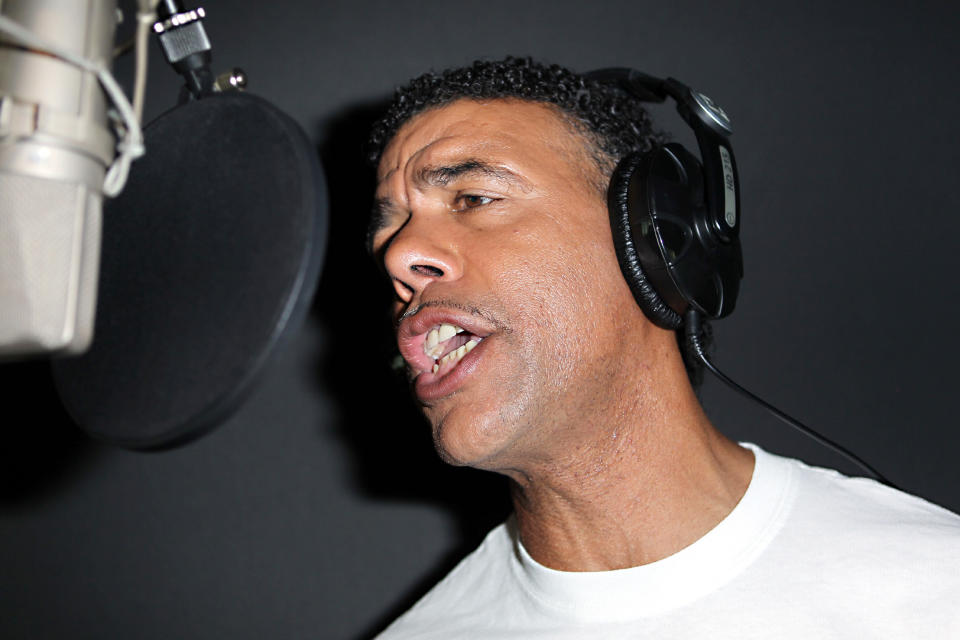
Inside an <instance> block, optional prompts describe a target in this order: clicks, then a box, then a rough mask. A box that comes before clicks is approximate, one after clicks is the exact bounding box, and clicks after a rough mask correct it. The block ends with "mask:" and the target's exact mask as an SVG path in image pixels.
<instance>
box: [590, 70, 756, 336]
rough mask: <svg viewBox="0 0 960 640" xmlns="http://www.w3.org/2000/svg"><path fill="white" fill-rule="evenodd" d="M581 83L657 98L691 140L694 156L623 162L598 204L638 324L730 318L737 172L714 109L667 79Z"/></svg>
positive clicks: (616, 74)
mask: <svg viewBox="0 0 960 640" xmlns="http://www.w3.org/2000/svg"><path fill="white" fill-rule="evenodd" d="M585 77H586V78H587V79H589V80H594V81H597V82H600V83H603V84H612V85H616V86H618V87H620V88H621V89H623V90H625V91H627V92H628V93H629V94H631V95H632V96H634V97H635V98H637V99H638V100H641V101H643V102H663V101H664V100H665V99H666V98H667V96H669V97H671V98H673V100H674V101H676V103H677V111H678V112H679V113H680V116H681V117H682V118H683V119H684V120H685V121H686V122H687V124H689V125H690V126H691V127H692V128H693V131H694V133H695V134H696V136H697V142H698V144H699V147H700V157H701V158H702V164H701V161H700V160H698V158H697V157H696V156H695V155H694V154H692V153H690V152H689V151H687V149H685V148H684V147H683V146H682V145H680V144H677V143H669V144H665V145H662V146H656V147H654V148H653V149H651V150H650V151H647V152H645V153H633V154H630V155H628V156H627V157H625V158H623V159H622V160H621V161H620V163H619V164H618V165H617V168H616V169H615V170H614V172H613V176H612V177H611V179H610V187H609V189H608V192H607V205H608V209H609V212H610V227H611V229H612V231H613V241H614V246H615V247H616V251H617V259H618V260H619V262H620V268H621V270H622V271H623V275H624V277H625V278H626V279H627V283H628V284H629V285H630V290H631V291H632V292H633V296H634V298H635V299H636V301H637V304H639V305H640V308H641V309H643V311H644V313H646V315H647V317H648V318H650V319H651V320H652V321H653V322H654V323H655V324H657V325H658V326H660V327H663V328H665V329H679V328H680V327H682V326H683V317H684V314H685V313H687V311H688V310H691V309H693V310H695V311H697V312H699V313H701V314H702V315H703V316H705V317H707V318H722V317H724V316H727V315H729V314H730V313H731V312H732V311H733V307H734V304H735V303H736V299H737V292H738V291H739V289H740V279H741V278H742V277H743V258H742V255H741V252H740V240H739V232H740V198H739V186H738V182H737V165H736V162H735V161H734V158H733V149H732V147H731V146H730V141H729V136H730V134H731V133H732V132H733V131H732V129H731V128H730V120H729V118H728V117H727V115H726V113H724V111H723V109H721V108H720V107H718V106H717V105H715V104H714V103H713V101H712V100H710V98H708V97H707V96H705V95H703V94H702V93H698V92H696V91H693V90H692V89H690V88H689V87H687V86H686V85H684V84H682V83H680V82H678V81H677V80H674V79H673V78H667V79H666V80H661V79H659V78H654V77H653V76H649V75H647V74H645V73H641V72H639V71H635V70H633V69H600V70H598V71H593V72H590V73H587V74H585Z"/></svg>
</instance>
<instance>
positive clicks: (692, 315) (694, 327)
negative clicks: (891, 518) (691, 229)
mask: <svg viewBox="0 0 960 640" xmlns="http://www.w3.org/2000/svg"><path fill="white" fill-rule="evenodd" d="M683 329H684V336H685V337H686V340H687V344H688V345H689V346H690V347H691V348H692V350H693V352H694V353H695V354H696V355H697V357H698V358H700V361H701V362H703V364H704V365H705V366H706V367H707V369H709V370H710V373H712V374H713V375H715V376H717V378H719V379H720V380H721V381H723V382H724V383H726V384H727V386H729V387H730V388H731V389H733V390H734V391H736V392H738V393H740V394H741V395H743V396H744V397H746V398H749V399H750V400H753V401H754V402H756V403H757V404H759V405H760V406H762V407H763V408H764V409H766V410H767V411H769V412H770V413H772V414H773V415H775V416H776V417H778V418H780V420H782V421H783V422H785V423H787V424H788V425H790V426H791V427H793V428H794V429H796V430H797V431H799V432H800V433H802V434H804V435H806V436H808V437H809V438H812V439H813V440H816V441H817V442H819V443H820V444H822V445H823V446H825V447H827V448H828V449H831V450H833V451H835V452H836V453H839V454H840V455H842V456H843V457H845V458H846V459H847V460H849V461H850V462H853V463H854V464H856V465H857V466H859V467H860V468H861V469H863V470H864V471H866V472H867V473H868V474H869V475H871V476H873V477H874V478H875V479H876V480H878V481H879V482H882V483H883V484H885V485H887V486H888V487H893V488H894V489H900V487H898V486H897V485H895V484H894V483H892V482H891V481H890V480H887V478H885V477H884V476H883V474H881V473H880V472H879V471H877V470H876V469H874V468H873V467H872V466H870V464H869V463H867V461H866V460H864V459H863V458H861V457H860V456H858V455H857V454H855V453H854V452H852V451H850V450H849V449H847V448H846V447H844V446H842V445H839V444H837V443H836V442H834V441H833V440H831V439H830V438H828V437H826V436H824V435H821V434H819V433H817V432H816V431H814V430H813V429H811V428H810V427H808V426H806V425H805V424H803V423H802V422H800V421H799V420H796V419H795V418H791V417H790V416H788V415H787V414H786V413H784V412H783V411H780V410H779V409H777V408H776V407H775V406H773V405H772V404H770V403H769V402H766V401H765V400H763V399H762V398H760V397H759V396H756V395H754V394H753V393H751V392H749V391H747V390H746V389H744V388H743V387H741V386H740V385H739V384H737V383H736V382H734V381H733V380H731V379H730V378H728V377H727V376H726V375H724V374H723V373H722V372H721V371H720V370H719V369H717V368H716V367H715V366H713V363H712V362H710V359H709V358H708V357H707V354H706V353H705V352H704V349H703V344H702V343H701V342H700V335H701V329H700V313H699V312H698V311H696V310H695V309H693V308H690V309H688V310H687V312H686V314H684V322H683Z"/></svg>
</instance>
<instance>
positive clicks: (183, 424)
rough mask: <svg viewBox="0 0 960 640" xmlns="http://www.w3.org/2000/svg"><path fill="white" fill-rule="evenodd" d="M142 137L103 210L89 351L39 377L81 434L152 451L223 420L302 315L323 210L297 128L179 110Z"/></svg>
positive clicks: (321, 187)
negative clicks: (137, 155) (141, 151)
mask: <svg viewBox="0 0 960 640" xmlns="http://www.w3.org/2000/svg"><path fill="white" fill-rule="evenodd" d="M145 137H146V144H147V154H148V155H147V156H146V157H145V158H144V159H142V160H140V161H139V162H137V163H136V164H135V165H134V168H133V170H132V172H131V176H130V183H129V184H128V185H127V188H126V189H125V190H124V192H123V193H122V194H120V196H119V197H118V198H116V199H115V200H112V201H108V202H107V203H106V204H105V207H104V235H103V254H102V263H101V281H100V292H99V294H98V303H97V316H96V317H97V325H98V326H97V327H96V328H95V334H94V340H93V344H92V346H91V348H90V350H89V351H88V352H87V353H86V354H84V355H82V356H80V357H77V358H62V359H58V360H55V361H54V362H53V364H52V368H53V377H54V383H55V385H56V388H57V391H58V393H59V394H60V397H61V400H62V402H63V404H64V407H65V408H66V410H67V412H68V413H69V414H70V416H71V417H72V418H73V419H74V421H75V422H76V423H77V424H78V425H79V426H80V427H81V428H82V429H83V430H85V431H86V432H87V433H89V434H90V435H91V436H93V437H94V438H97V439H99V440H101V441H104V442H107V443H109V444H114V445H118V446H121V447H126V448H130V449H162V448H169V447H174V446H178V445H181V444H184V443H186V442H189V441H191V440H193V439H195V438H197V437H200V436H201V435H203V434H205V433H207V432H209V431H210V430H212V429H213V428H214V427H216V426H217V425H219V424H220V423H222V422H223V421H224V420H226V419H227V418H228V417H229V416H230V415H232V414H233V413H234V412H235V411H236V410H237V409H238V408H239V407H240V405H241V404H242V402H243V401H244V400H245V399H246V398H247V396H248V395H249V393H250V391H251V390H252V389H253V387H254V384H255V382H256V380H257V378H258V376H259V375H260V374H261V373H262V371H263V369H264V368H265V365H266V363H267V361H268V360H269V358H270V356H271V354H272V353H274V352H276V351H277V349H278V348H279V347H281V346H282V344H284V343H285V342H286V341H287V340H289V339H290V335H291V334H292V333H293V332H294V330H295V328H296V327H298V326H299V325H300V323H301V322H302V321H303V319H304V318H305V317H306V313H307V310H308V308H309V305H310V300H311V298H312V296H313V293H314V291H315V290H316V286H317V281H318V280H319V276H320V270H321V266H322V262H323V254H324V249H325V245H326V236H327V197H326V186H325V182H324V179H323V175H322V173H321V170H320V165H319V161H318V158H317V153H316V150H315V148H314V147H313V145H312V144H311V143H310V142H309V140H308V139H307V137H306V135H305V134H304V132H303V130H302V129H301V128H300V127H299V125H297V123H296V122H294V121H293V120H292V119H291V118H290V117H289V116H287V115H286V114H284V113H283V112H281V111H280V110H278V109H277V108H276V107H274V106H273V105H271V104H270V103H269V102H267V101H266V100H264V99H262V98H259V97H257V96H253V95H250V94H246V93H224V94H216V95H211V96H209V97H205V98H203V99H201V100H197V101H192V102H188V103H186V104H183V105H180V106H178V107H176V108H174V109H172V110H170V111H168V112H167V113H165V114H163V115H162V116H160V117H159V118H158V119H157V120H155V121H154V122H153V123H151V124H150V125H149V126H148V127H147V128H146V130H145Z"/></svg>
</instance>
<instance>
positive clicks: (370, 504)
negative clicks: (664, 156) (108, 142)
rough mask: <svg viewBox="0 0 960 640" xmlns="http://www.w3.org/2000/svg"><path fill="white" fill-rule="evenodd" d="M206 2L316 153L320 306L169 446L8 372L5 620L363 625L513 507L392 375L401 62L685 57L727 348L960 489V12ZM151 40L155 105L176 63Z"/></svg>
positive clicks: (908, 474)
mask: <svg viewBox="0 0 960 640" xmlns="http://www.w3.org/2000/svg"><path fill="white" fill-rule="evenodd" d="M206 8H207V10H208V14H209V19H208V22H207V26H208V31H209V33H210V35H211V38H212V39H213V42H214V45H215V66H216V67H217V68H225V67H227V66H233V65H239V66H242V67H243V68H245V69H246V70H247V72H248V73H249V76H250V78H251V90H252V91H254V92H256V93H258V94H260V95H262V96H265V97H267V98H269V99H270V100H271V101H273V102H274V103H275V104H277V105H278V106H279V107H281V108H282V109H284V110H286V111H287V112H289V113H290V114H291V115H292V116H293V117H294V118H295V119H296V120H297V121H299V122H300V124H302V125H303V127H304V128H305V129H306V131H307V132H308V133H309V134H310V135H311V137H312V138H313V139H314V140H315V141H316V143H317V145H318V148H319V149H320V151H321V153H322V155H323V160H324V162H325V168H326V171H327V174H328V178H329V179H330V182H331V185H332V186H331V202H332V210H331V216H332V227H333V228H332V236H331V237H332V238H333V241H334V245H333V246H332V247H331V250H330V252H329V254H328V260H327V265H326V268H325V271H324V274H323V279H322V283H321V286H320V289H319V291H318V293H317V297H316V300H315V303H314V307H313V311H312V313H311V315H310V317H309V318H308V320H307V322H306V325H305V326H304V327H303V328H302V329H301V330H300V331H299V332H298V334H297V336H296V338H295V339H294V340H293V341H292V343H291V344H289V345H288V346H287V347H286V348H285V349H283V350H282V351H281V352H280V353H278V354H277V357H276V358H275V359H274V361H273V362H272V363H271V364H270V366H269V368H268V370H267V372H266V375H265V376H264V379H263V382H262V384H261V385H260V386H259V387H258V388H257V390H256V391H255V392H254V393H253V395H252V397H251V398H250V400H249V401H248V402H247V403H246V404H245V405H244V406H243V407H242V408H241V410H240V411H239V412H238V413H237V414H236V415H235V416H233V417H232V418H231V419H230V420H229V421H228V422H227V423H226V424H224V425H223V426H222V427H221V428H219V429H218V430H216V431H215V432H213V433H212V434H210V435H209V436H207V437H205V438H203V439H201V440H199V441H197V442H195V443H193V444H191V445H189V446H186V447H184V448H182V449H177V450H173V451H168V452H163V453H133V452H128V451H123V450H117V449H112V448H109V447H106V446H103V445H100V444H97V443H94V442H92V441H90V440H89V439H87V438H86V437H85V436H84V435H83V434H82V433H80V432H79V431H78V430H77V429H76V428H74V427H73V426H72V425H70V423H69V421H68V420H67V419H66V418H65V417H64V415H63V413H62V411H61V410H60V409H59V407H58V405H57V403H56V399H55V397H54V396H53V394H52V391H51V390H50V387H49V383H48V381H47V379H46V377H45V376H46V371H45V368H44V364H43V363H30V364H19V365H4V366H3V367H0V380H2V381H3V385H2V387H0V397H2V398H3V406H4V409H5V412H6V413H5V415H4V417H3V419H2V423H3V431H2V433H3V434H4V436H5V441H4V444H3V445H2V459H0V463H2V465H0V466H2V469H0V474H2V475H0V567H2V569H0V637H3V638H41V637H43V638H67V637H69V638H171V637H177V638H201V637H203V638H211V637H232V638H262V637H274V638H304V637H315V638H361V637H366V636H369V635H371V634H372V633H374V632H376V631H377V630H379V629H380V628H382V626H383V625H385V624H386V622H387V621H388V620H389V619H390V618H392V617H393V616H395V615H396V614H397V613H399V612H400V611H401V610H402V609H403V608H405V607H406V606H407V605H409V604H410V603H411V602H412V601H413V600H414V599H415V598H416V596H417V595H419V594H421V593H422V592H423V591H424V589H426V588H427V586H428V585H429V584H430V583H431V582H432V581H433V580H435V579H436V577H437V576H438V575H440V574H442V573H443V571H445V570H446V569H447V568H449V567H450V566H451V564H452V563H453V562H454V561H455V560H456V558H457V557H458V556H460V555H462V554H463V553H464V552H465V551H466V550H468V549H469V548H470V547H471V546H473V545H475V544H476V543H477V542H478V541H479V539H480V538H481V537H482V535H483V533H484V532H485V531H486V530H487V529H488V528H489V527H491V526H492V525H493V524H495V523H496V522H498V521H499V520H500V519H502V517H503V516H504V515H505V513H506V512H507V509H508V506H507V504H506V501H505V496H504V494H503V490H504V485H503V483H502V482H501V481H500V480H498V479H497V478H495V477H487V476H484V475H482V474H479V473H477V472H472V471H469V470H460V469H449V468H446V467H444V466H443V465H441V464H440V463H439V462H437V461H436V460H435V459H434V456H433V454H432V451H431V448H430V443H429V438H428V436H427V431H426V428H425V427H424V425H423V424H422V423H421V422H420V421H419V419H418V418H417V416H416V413H415V411H413V410H412V409H411V407H410V403H409V401H407V399H406V394H405V391H404V389H403V386H402V384H401V383H400V382H398V381H397V380H396V379H394V378H393V376H392V374H390V373H389V371H388V369H387V362H388V361H389V359H390V340H389V337H388V336H387V335H386V332H385V326H386V325H385V323H384V311H383V308H384V306H383V303H384V300H386V294H385V288H384V286H383V285H382V284H381V283H380V282H379V281H378V280H377V278H376V273H375V270H374V269H373V268H372V267H371V266H370V265H369V263H368V262H367V261H366V258H365V256H364V255H363V252H362V249H361V239H360V230H361V228H362V226H363V220H362V217H363V215H364V213H365V211H366V207H367V205H368V203H369V193H368V190H367V189H368V184H369V183H368V181H369V176H368V175H367V174H365V173H364V172H363V170H362V164H361V162H360V159H359V152H358V145H359V143H360V141H361V140H362V130H363V128H364V126H365V124H364V123H365V122H366V120H368V119H369V116H370V110H371V108H372V107H373V106H375V105H376V104H378V103H379V102H380V101H382V100H383V99H384V98H385V97H387V96H388V95H389V94H390V92H391V91H392V89H393V87H394V86H395V85H397V84H398V83H401V82H402V81H404V80H405V79H407V78H409V77H411V76H413V75H416V74H418V73H420V72H422V71H424V70H426V69H430V68H434V69H441V68H445V67H447V66H451V65H458V64H462V63H467V62H469V61H471V60H473V59H475V58H477V57H499V56H502V55H504V54H507V53H515V54H530V55H533V56H535V57H538V58H542V59H546V60H550V61H556V62H559V63H562V64H565V65H568V66H570V67H572V68H575V69H578V70H588V69H591V68H596V67H601V66H613V65H622V66H635V67H638V68H641V69H645V70H647V71H649V72H651V73H654V74H663V75H673V76H676V77H677V78H681V79H683V80H684V81H686V82H688V83H689V84H692V85H694V86H696V87H698V88H700V89H701V90H703V91H705V92H707V93H708V94H709V95H711V96H713V97H714V98H715V99H716V100H718V101H719V102H720V103H721V104H723V105H724V107H725V108H726V109H727V111H728V112H729V113H730V114H731V115H732V117H733V118H734V124H735V127H736V134H735V137H734V143H735V148H736V150H737V159H738V164H739V168H740V173H741V179H742V191H743V214H744V226H743V244H744V251H745V261H746V278H745V280H744V282H743V289H742V294H741V299H740V303H739V308H738V310H737V312H736V314H735V315H734V316H732V317H731V318H729V319H727V320H725V321H723V322H719V323H717V324H716V325H715V326H716V338H717V340H716V341H717V348H716V353H715V356H716V361H717V363H718V364H719V365H720V366H721V368H722V369H725V370H726V371H727V372H728V373H729V374H730V375H731V376H733V377H734V378H735V379H737V380H739V381H740V382H742V383H743V384H745V385H746V386H748V387H750V388H751V389H753V390H755V391H756V392H758V393H760V394H761V395H762V396H764V397H765V398H767V399H768V400H770V401H772V402H774V403H775V404H777V405H779V406H780V407H781V408H783V409H785V410H787V411H788V412H791V413H794V414H796V415H797V416H798V417H800V418H801V419H804V420H806V421H808V422H809V423H811V424H812V425H814V426H815V427H817V428H819V429H820V430H822V431H823V432H825V433H828V434H829V435H831V436H832V437H834V438H835V439H836V440H838V441H840V442H842V443H844V444H846V445H848V446H850V447H852V448H854V449H855V450H856V451H857V452H858V453H860V454H861V455H862V456H864V457H866V458H867V459H868V460H870V461H871V462H872V463H873V464H874V465H875V466H877V467H878V468H880V469H881V470H883V471H884V472H885V473H886V474H887V475H889V477H890V478H891V479H893V480H894V481H895V482H897V483H899V484H900V485H901V486H903V487H904V488H905V489H907V490H909V491H911V492H914V493H917V494H919V495H921V496H924V497H926V498H927V499H929V500H932V501H934V502H937V503H939V504H941V505H944V506H946V507H948V508H950V509H953V510H960V486H958V481H960V472H958V470H957V463H956V456H957V444H958V440H960V439H958V436H957V435H956V432H955V425H956V417H955V414H956V410H955V403H956V393H955V390H954V387H955V383H956V380H957V375H956V372H955V367H954V365H953V360H954V359H955V358H957V357H958V355H960V348H958V347H957V343H956V341H955V340H954V334H955V333H956V327H957V326H958V321H960V306H958V303H957V286H956V283H955V272H956V269H957V267H958V266H960V258H958V255H957V249H956V247H957V243H956V238H957V236H958V235H960V224H958V222H957V212H958V199H960V197H958V190H957V180H956V179H955V177H954V174H955V172H956V169H957V165H958V162H957V161H958V152H957V149H958V142H960V136H958V118H957V115H956V114H957V113H960V94H958V91H957V89H956V86H955V83H956V64H957V60H958V59H960V56H958V54H960V46H958V40H957V38H956V37H955V31H956V28H957V26H958V24H960V19H958V18H960V16H958V10H957V9H956V5H955V3H951V2H911V3H907V2H872V3H865V2H864V3H860V2H850V3H834V2H805V3H787V2H773V3H770V2H766V3H761V2H756V3H737V2H715V3H698V2H692V1H690V0H675V1H673V2H669V3H668V2H650V1H648V0H637V1H633V2H614V1H597V2H592V3H585V2H584V3H580V2H552V3H542V4H532V3H524V2H516V1H511V2H501V1H489V2H485V3H482V4H480V3H469V4H454V3H450V2H421V3H397V2H374V1H371V0H355V1H354V2H350V3H339V4H337V5H332V4H324V3H313V2H276V3H257V2H253V1H251V0H244V1H234V2H229V3H227V2H210V3H208V4H207V5H206ZM151 53H152V54H153V59H152V62H151V74H152V75H151V78H150V84H149V89H148V116H156V115H157V114H159V113H161V112H162V111H163V110H165V109H166V108H168V107H169V106H170V105H171V104H172V103H173V101H174V99H175V95H176V87H177V80H176V78H174V77H173V74H172V72H170V71H168V70H167V69H166V68H164V65H163V63H162V62H161V60H160V57H159V55H156V54H157V51H156V49H153V50H152V52H151ZM129 66H130V65H129V61H127V60H124V61H122V62H121V63H120V64H119V65H118V73H119V74H120V75H121V76H123V77H127V78H128V77H129ZM660 114H661V112H658V113H657V115H660ZM663 115H664V116H665V117H664V120H663V123H664V125H665V126H667V127H673V128H675V129H678V127H677V122H676V121H675V120H673V119H672V118H671V117H670V114H669V112H663ZM681 139H682V136H681ZM703 396H704V403H705V405H706V407H707V410H708V412H709V414H710V415H711V417H712V418H713V419H714V421H715V422H716V423H717V424H718V425H719V426H720V427H721V429H723V430H724V431H726V432H727V433H728V434H730V435H731V436H733V437H735V438H740V439H747V440H752V441H754V442H757V443H759V444H761V445H762V446H764V447H766V448H768V449H770V450H772V451H775V452H780V453H786V454H790V455H795V456H799V457H801V458H804V459H806V460H808V461H810V462H813V463H817V464H826V465H830V466H839V467H840V468H841V469H845V470H848V471H849V470H851V469H850V467H849V466H847V465H846V464H845V463H844V462H843V461H841V460H838V459H837V458H836V457H835V456H833V455H832V454H830V453H829V452H826V451H824V450H822V449H820V448H819V447H818V446H817V445H814V444H812V443H810V442H807V441H806V440H804V439H803V438H802V437H800V436H798V435H795V434H794V433H792V432H790V431H789V430H788V429H787V428H786V427H783V426H781V425H780V424H779V423H777V422H775V421H774V420H773V419H772V418H770V417H768V416H766V415H765V414H764V413H762V411H761V410H759V409H756V408H754V407H752V406H750V405H748V404H746V403H745V402H744V401H742V400H740V399H738V398H737V397H734V396H733V395H732V393H730V392H728V391H727V390H725V389H723V388H720V387H719V385H718V384H717V383H714V382H713V381H709V380H708V382H707V383H706V386H705V388H704V392H703ZM19 410H26V411H27V412H28V414H27V415H24V416H21V415H18V414H17V411H19Z"/></svg>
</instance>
